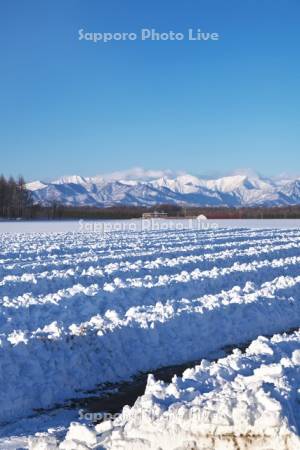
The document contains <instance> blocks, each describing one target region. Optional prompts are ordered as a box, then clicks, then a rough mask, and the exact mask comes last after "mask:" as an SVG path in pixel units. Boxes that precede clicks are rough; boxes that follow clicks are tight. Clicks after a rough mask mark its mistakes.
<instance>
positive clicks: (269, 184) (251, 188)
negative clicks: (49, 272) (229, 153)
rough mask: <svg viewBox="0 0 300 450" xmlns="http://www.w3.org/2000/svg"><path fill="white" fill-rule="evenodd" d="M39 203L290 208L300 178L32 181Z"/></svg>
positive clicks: (298, 194)
mask: <svg viewBox="0 0 300 450" xmlns="http://www.w3.org/2000/svg"><path fill="white" fill-rule="evenodd" d="M27 188H28V190H30V191H31V193H32V198H33V201H34V203H39V204H41V205H43V206H49V205H51V204H53V203H59V204H63V205H65V206H94V207H108V206H116V205H133V206H153V205H155V204H162V203H164V204H167V203H169V204H178V205H189V206H216V207H217V206H220V207H221V206H227V207H243V206H269V207H270V206H286V205H297V204H300V179H299V178H296V177H295V178H285V179H281V178H279V179H275V178H267V177H263V176H261V175H258V174H253V173H251V174H247V173H244V174H239V173H236V174H233V175H227V176H223V177H218V178H209V179H206V178H202V177H197V176H195V175H190V174H188V173H183V172H179V173H174V172H171V171H159V170H157V171H146V170H144V169H141V168H135V169H132V170H130V171H127V172H114V173H113V174H111V175H98V176H95V177H82V176H79V175H72V176H65V177H61V178H59V179H57V180H55V181H52V182H42V181H34V182H31V183H27Z"/></svg>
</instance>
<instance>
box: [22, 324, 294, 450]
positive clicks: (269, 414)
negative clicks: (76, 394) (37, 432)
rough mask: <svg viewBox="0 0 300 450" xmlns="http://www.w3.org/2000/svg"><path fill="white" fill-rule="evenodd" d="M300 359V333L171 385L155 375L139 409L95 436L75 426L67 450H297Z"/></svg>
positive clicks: (206, 365)
mask: <svg viewBox="0 0 300 450" xmlns="http://www.w3.org/2000/svg"><path fill="white" fill-rule="evenodd" d="M299 354H300V331H298V332H295V333H294V334H292V335H291V336H287V335H282V336H280V335H276V336H274V337H273V338H272V339H266V338H264V337H259V338H258V339H256V340H255V341H253V342H252V343H251V345H250V346H249V347H248V348H247V350H246V352H245V353H242V352H241V351H239V350H235V351H234V352H233V354H232V355H230V356H228V357H226V358H223V359H220V360H218V361H217V362H213V363H210V362H208V361H206V360H203V361H202V363H201V365H199V366H196V367H195V368H193V369H188V370H186V371H185V372H184V374H183V376H182V378H178V377H176V376H174V377H173V380H172V382H171V383H170V384H166V383H163V382H162V381H156V380H155V379H154V377H153V376H152V375H149V377H148V383H147V387H146V390H145V393H144V395H143V396H141V397H140V398H138V399H137V401H136V402H135V404H134V406H133V407H132V408H130V407H129V406H126V407H124V409H123V412H122V414H121V415H120V416H119V417H118V418H117V419H115V421H114V422H113V423H111V422H109V423H106V422H105V423H102V424H99V425H97V426H96V427H95V428H93V427H91V428H88V427H87V426H85V427H84V428H82V427H83V426H82V425H80V424H76V423H74V424H72V425H71V427H70V430H69V432H68V434H67V436H66V439H65V440H64V441H63V442H61V443H60V444H59V449H61V450H69V449H72V450H78V449H83V448H85V449H92V448H93V449H95V448H97V449H100V448H101V449H110V450H114V449H118V450H121V449H124V450H135V449H136V450H143V449H153V450H154V449H161V450H175V449H176V450H179V449H182V450H183V449H185V450H187V449H190V450H192V449H194V450H200V449H201V450H225V449H226V450H234V449H237V448H238V449H240V450H246V449H247V450H266V449H272V450H283V449H285V450H296V449H298V448H300V438H299V426H300V413H299V385H300V361H299ZM85 435H87V438H85ZM43 443H44V444H46V443H47V438H44V441H43ZM30 448H31V450H33V449H34V446H33V444H31V447H30ZM46 449H47V450H48V447H46ZM50 449H51V446H50V447H49V450H50ZM51 450H52V449H51Z"/></svg>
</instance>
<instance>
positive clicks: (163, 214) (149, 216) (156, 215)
mask: <svg viewBox="0 0 300 450" xmlns="http://www.w3.org/2000/svg"><path fill="white" fill-rule="evenodd" d="M166 217H168V214H167V213H166V212H159V211H152V212H146V213H143V215H142V219H165V218H166Z"/></svg>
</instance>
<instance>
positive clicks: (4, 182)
mask: <svg viewBox="0 0 300 450" xmlns="http://www.w3.org/2000/svg"><path fill="white" fill-rule="evenodd" d="M31 207H32V201H31V195H30V192H29V191H28V190H27V189H26V185H25V181H24V178H23V177H22V176H20V177H19V178H18V179H17V180H15V179H14V178H13V177H10V178H8V179H6V178H5V177H4V176H3V175H0V217H3V218H8V219H16V218H29V217H30V214H31Z"/></svg>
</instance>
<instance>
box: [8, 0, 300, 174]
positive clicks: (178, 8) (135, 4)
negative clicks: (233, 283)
mask: <svg viewBox="0 0 300 450" xmlns="http://www.w3.org/2000/svg"><path fill="white" fill-rule="evenodd" d="M299 17H300V3H299V0H276V1H274V0H244V1H241V0H227V1H224V0H185V1H184V2H183V1H182V0H181V1H178V0H164V1H161V0H151V1H141V0H128V1H124V0H109V1H102V0H89V1H86V0H45V1H40V0H27V1H21V0H2V1H1V3H0V22H1V27H0V50H1V71H0V86H1V102H0V145H1V167H0V172H3V173H4V174H6V175H9V174H13V175H18V174H19V173H22V174H23V175H24V176H25V177H26V179H28V180H31V179H52V178H56V177H58V176H60V175H65V174H74V173H76V174H81V175H84V176H88V175H95V174H98V173H104V172H110V171H115V170H125V169H128V168H130V167H134V166H142V167H145V168H149V169H150V168H151V169H164V168H168V169H172V170H176V171H177V170H184V171H188V172H191V173H195V174H209V173H227V172H230V171H232V170H234V169H237V168H251V169H254V170H257V171H260V172H262V173H264V174H266V175H272V174H278V173H281V172H290V173H295V172H297V171H298V172H299V159H300V158H299V138H300V108H299V105H300V60H299V44H300V29H299ZM190 27H191V28H201V29H202V30H203V31H208V32H218V33H220V35H221V39H220V41H218V42H205V43H203V42H190V41H188V40H184V41H182V42H170V41H169V42H153V41H149V42H148V41H147V42H141V41H140V40H137V41H134V42H112V43H110V44H103V43H98V44H93V43H91V42H84V41H79V40H78V30H79V29H80V28H84V29H85V30H86V31H95V32H120V31H121V32H136V33H138V32H139V30H140V29H141V28H156V29H157V30H159V31H162V32H163V31H169V30H174V31H178V32H184V33H185V32H186V31H187V29H188V28H190Z"/></svg>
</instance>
